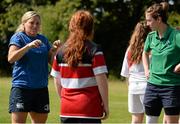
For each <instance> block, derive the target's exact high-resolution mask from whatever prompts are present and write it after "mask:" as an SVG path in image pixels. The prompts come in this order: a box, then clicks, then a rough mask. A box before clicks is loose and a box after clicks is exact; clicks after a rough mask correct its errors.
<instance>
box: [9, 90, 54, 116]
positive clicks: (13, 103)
mask: <svg viewBox="0 0 180 124" xmlns="http://www.w3.org/2000/svg"><path fill="white" fill-rule="evenodd" d="M49 111H50V110H49V92H48V88H47V87H46V88H42V89H24V88H18V87H12V88H11V92H10V98H9V113H11V112H37V113H49Z"/></svg>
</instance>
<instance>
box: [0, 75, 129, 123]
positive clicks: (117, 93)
mask: <svg viewBox="0 0 180 124" xmlns="http://www.w3.org/2000/svg"><path fill="white" fill-rule="evenodd" d="M10 88H11V78H5V77H1V78H0V123H10V122H11V120H10V114H9V113H8V101H9V91H10ZM49 95H50V110H51V112H50V113H49V116H48V120H47V123H59V116H58V115H59V98H58V95H57V94H56V92H55V88H54V85H53V80H52V79H51V78H50V80H49ZM109 102H110V117H109V118H108V119H107V120H105V121H103V123H130V122H131V115H130V114H129V113H128V111H127V85H126V84H125V83H123V82H121V81H118V80H114V81H109ZM27 122H30V119H29V118H28V119H27Z"/></svg>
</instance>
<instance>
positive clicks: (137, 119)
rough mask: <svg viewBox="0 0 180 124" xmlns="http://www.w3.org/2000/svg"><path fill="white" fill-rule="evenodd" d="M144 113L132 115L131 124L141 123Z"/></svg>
mask: <svg viewBox="0 0 180 124" xmlns="http://www.w3.org/2000/svg"><path fill="white" fill-rule="evenodd" d="M143 118H144V113H138V114H132V122H131V123H132V124H137V123H143Z"/></svg>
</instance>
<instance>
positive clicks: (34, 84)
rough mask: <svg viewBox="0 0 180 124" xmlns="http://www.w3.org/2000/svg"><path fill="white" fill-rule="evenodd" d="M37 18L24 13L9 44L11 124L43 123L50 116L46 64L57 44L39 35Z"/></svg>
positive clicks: (31, 13) (34, 15) (29, 13)
mask: <svg viewBox="0 0 180 124" xmlns="http://www.w3.org/2000/svg"><path fill="white" fill-rule="evenodd" d="M40 24H41V21H40V16H39V15H38V14H37V13H36V12H35V11H28V12H26V13H25V14H24V15H23V16H22V19H21V24H20V25H19V27H18V29H17V30H16V33H15V34H14V35H13V36H12V37H11V39H10V44H9V53H8V61H9V62H10V63H14V67H13V73H12V77H13V79H12V88H11V93H10V101H9V112H10V113H11V120H12V123H25V122H26V118H27V115H28V113H29V114H30V117H31V121H32V123H45V122H46V120H47V116H48V113H49V95H48V88H47V86H48V62H50V61H51V57H52V56H53V54H54V53H55V51H56V49H57V47H59V45H60V41H59V40H57V41H55V42H54V43H53V45H52V47H51V45H50V44H49V42H48V39H47V38H46V37H45V36H43V35H42V34H39V33H38V32H39V29H40Z"/></svg>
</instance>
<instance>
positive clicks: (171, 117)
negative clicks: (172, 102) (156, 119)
mask: <svg viewBox="0 0 180 124" xmlns="http://www.w3.org/2000/svg"><path fill="white" fill-rule="evenodd" d="M178 121H179V115H166V124H172V123H173V124H178Z"/></svg>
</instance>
